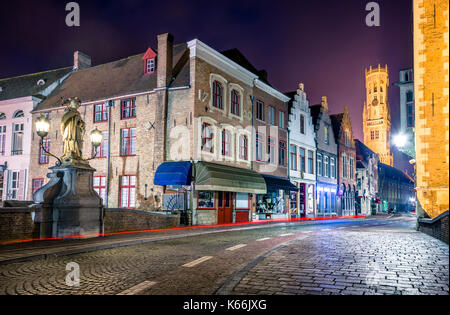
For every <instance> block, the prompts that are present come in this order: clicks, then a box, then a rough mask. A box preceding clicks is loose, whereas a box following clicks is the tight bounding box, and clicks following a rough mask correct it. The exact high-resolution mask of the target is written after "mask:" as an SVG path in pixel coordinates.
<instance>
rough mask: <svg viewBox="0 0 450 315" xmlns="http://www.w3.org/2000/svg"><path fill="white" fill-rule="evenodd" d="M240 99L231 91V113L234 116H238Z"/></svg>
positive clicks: (235, 92)
mask: <svg viewBox="0 0 450 315" xmlns="http://www.w3.org/2000/svg"><path fill="white" fill-rule="evenodd" d="M240 103H241V97H240V94H239V93H238V92H237V91H236V90H232V91H231V113H232V114H233V115H235V116H240V115H241V113H240V106H241V104H240Z"/></svg>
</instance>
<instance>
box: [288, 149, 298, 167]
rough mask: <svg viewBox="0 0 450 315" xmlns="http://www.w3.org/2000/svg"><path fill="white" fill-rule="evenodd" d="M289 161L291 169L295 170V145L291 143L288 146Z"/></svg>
mask: <svg viewBox="0 0 450 315" xmlns="http://www.w3.org/2000/svg"><path fill="white" fill-rule="evenodd" d="M290 156H291V159H290V163H291V170H292V171H296V170H297V147H296V146H295V145H291V147H290Z"/></svg>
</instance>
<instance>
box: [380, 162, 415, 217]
mask: <svg viewBox="0 0 450 315" xmlns="http://www.w3.org/2000/svg"><path fill="white" fill-rule="evenodd" d="M378 196H379V197H378V198H379V199H380V201H381V210H382V211H383V212H387V211H388V210H389V209H392V210H394V211H395V212H412V211H413V210H414V209H415V200H416V199H415V191H414V180H413V179H412V178H411V177H409V176H408V175H406V174H405V173H403V172H402V171H400V170H398V169H396V168H394V167H392V166H390V165H386V164H383V163H378Z"/></svg>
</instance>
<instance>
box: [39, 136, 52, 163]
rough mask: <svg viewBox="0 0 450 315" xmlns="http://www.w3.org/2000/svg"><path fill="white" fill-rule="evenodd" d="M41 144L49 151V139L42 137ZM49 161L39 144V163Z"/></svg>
mask: <svg viewBox="0 0 450 315" xmlns="http://www.w3.org/2000/svg"><path fill="white" fill-rule="evenodd" d="M42 146H43V147H44V148H45V149H46V150H47V151H49V152H50V139H44V140H43V141H42ZM48 163H50V157H49V156H48V155H46V154H45V151H44V149H42V148H41V147H40V146H39V164H40V165H44V164H48Z"/></svg>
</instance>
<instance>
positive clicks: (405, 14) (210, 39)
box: [0, 0, 412, 140]
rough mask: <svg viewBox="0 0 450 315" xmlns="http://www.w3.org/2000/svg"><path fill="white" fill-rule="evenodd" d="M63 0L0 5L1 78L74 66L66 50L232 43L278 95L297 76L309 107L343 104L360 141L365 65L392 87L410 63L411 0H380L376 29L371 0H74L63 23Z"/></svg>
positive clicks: (103, 57)
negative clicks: (369, 20) (164, 40)
mask: <svg viewBox="0 0 450 315" xmlns="http://www.w3.org/2000/svg"><path fill="white" fill-rule="evenodd" d="M68 2H70V1H61V0H59V1H47V0H40V1H23V0H16V1H10V2H8V4H7V5H6V7H5V4H4V5H3V6H2V9H1V10H0V21H1V22H0V35H1V49H0V78H6V77H11V76H17V75H22V74H28V73H33V72H38V71H43V70H49V69H56V68H61V67H66V66H69V65H72V62H73V52H74V51H76V50H80V51H82V52H84V53H86V54H88V55H90V56H91V57H92V61H93V64H94V65H97V64H100V63H104V62H108V61H112V60H116V59H120V58H123V57H127V56H130V55H133V54H137V53H141V52H144V51H145V50H146V48H147V47H149V46H152V47H156V35H157V34H160V33H166V32H170V33H172V34H173V35H174V36H175V42H176V43H179V42H184V41H188V40H191V39H193V38H198V39H200V40H201V41H203V42H205V43H206V44H208V45H209V46H211V47H213V48H214V49H216V50H218V51H221V50H225V49H229V48H238V49H239V50H241V52H242V53H243V54H244V55H245V56H246V57H247V58H248V59H249V60H250V62H252V63H253V64H254V65H255V67H257V68H259V69H266V70H267V72H268V79H269V81H270V82H271V84H272V85H273V86H275V87H276V88H278V89H279V90H281V91H282V92H287V91H292V90H295V89H296V88H297V86H298V83H299V82H304V83H305V89H306V92H307V93H308V98H309V100H310V103H311V104H317V103H319V102H320V97H321V96H322V95H326V96H328V102H329V104H330V110H331V113H332V114H334V113H338V112H342V111H343V109H344V106H345V105H347V106H348V107H349V110H350V113H351V119H352V123H353V130H354V133H355V138H359V139H361V140H362V139H363V134H362V108H363V102H364V98H365V91H364V69H365V68H368V67H369V65H373V66H376V65H378V63H381V64H382V65H384V64H388V67H389V72H390V81H391V84H392V83H394V82H397V80H398V71H399V70H400V69H403V68H408V67H411V66H412V32H411V23H412V10H411V5H412V1H411V0H378V1H377V2H378V3H379V5H380V9H381V26H380V27H367V26H366V24H365V17H366V14H367V13H368V12H367V11H365V6H366V3H368V2H370V1H369V0H345V1H336V0H321V1H305V0H297V1H282V0H279V1H265V0H257V1H253V0H250V1H247V0H240V1H234V0H227V1H210V0H209V1H203V0H202V1H195V0H192V1H187V0H183V1H181V0H171V1H151V0H127V1H92V0H78V1H77V2H78V3H79V5H80V9H81V26H80V27H67V26H66V25H65V17H66V14H67V12H66V11H65V5H66V3H68ZM398 101H399V91H398V88H397V87H395V86H391V88H390V90H389V103H390V106H391V115H392V128H393V130H392V134H395V131H396V130H397V128H398V127H399V117H398V113H399V108H398V107H399V105H398Z"/></svg>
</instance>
